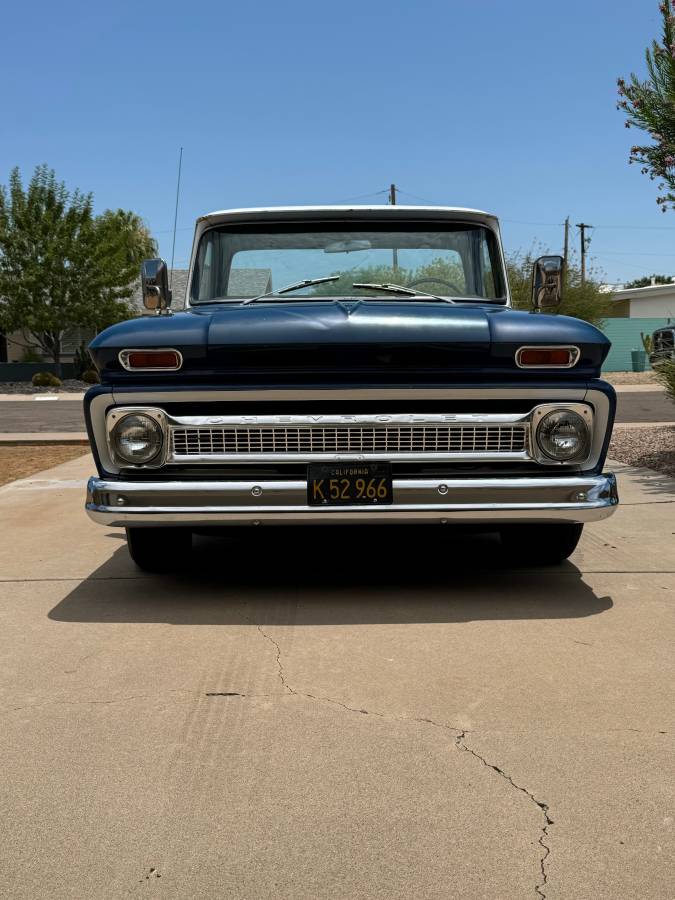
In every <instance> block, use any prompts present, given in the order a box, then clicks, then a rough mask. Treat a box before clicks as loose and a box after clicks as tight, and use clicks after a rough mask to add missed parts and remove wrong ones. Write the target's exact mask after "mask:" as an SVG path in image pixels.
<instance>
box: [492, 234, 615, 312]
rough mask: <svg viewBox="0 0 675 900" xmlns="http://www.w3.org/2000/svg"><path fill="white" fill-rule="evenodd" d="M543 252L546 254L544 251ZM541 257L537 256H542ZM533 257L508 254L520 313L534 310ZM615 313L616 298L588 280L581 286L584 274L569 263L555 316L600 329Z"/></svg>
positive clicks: (512, 289) (512, 284) (512, 283)
mask: <svg viewBox="0 0 675 900" xmlns="http://www.w3.org/2000/svg"><path fill="white" fill-rule="evenodd" d="M542 252H543V251H542ZM540 255H541V253H537V256H540ZM534 260H535V256H534V254H533V253H524V254H523V253H520V252H517V253H511V254H507V259H506V268H507V272H508V277H509V285H510V287H511V300H512V302H513V305H514V307H515V308H516V309H532V266H533V263H534ZM611 310H612V295H611V294H609V293H606V292H604V291H601V290H600V283H599V282H598V281H597V280H596V279H595V278H593V275H592V273H591V277H589V276H588V275H587V276H586V280H585V282H584V283H583V284H582V283H581V270H580V269H579V267H578V266H577V265H576V263H575V262H574V261H573V260H568V264H567V271H566V273H565V286H564V290H563V298H562V303H561V304H560V306H558V307H557V309H556V310H555V312H557V313H560V314H561V315H565V316H574V317H575V318H577V319H584V320H585V321H586V322H590V323H591V324H592V325H600V324H601V323H602V322H603V321H604V319H606V318H608V316H609V315H610V314H611Z"/></svg>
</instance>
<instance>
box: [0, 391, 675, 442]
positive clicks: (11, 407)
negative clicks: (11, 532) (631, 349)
mask: <svg viewBox="0 0 675 900" xmlns="http://www.w3.org/2000/svg"><path fill="white" fill-rule="evenodd" d="M617 396H618V414H617V422H672V421H675V404H673V402H672V401H671V400H669V399H668V397H667V396H666V395H665V394H664V393H663V391H661V390H655V391H642V392H639V393H637V392H636V393H620V394H618V395H617ZM84 430H85V428H84V418H83V415H82V402H81V401H80V400H60V399H59V400H53V401H50V400H38V401H36V400H25V401H19V400H15V401H12V400H9V401H2V402H0V432H4V433H8V432H11V433H21V432H24V433H26V432H28V433H36V432H42V431H84Z"/></svg>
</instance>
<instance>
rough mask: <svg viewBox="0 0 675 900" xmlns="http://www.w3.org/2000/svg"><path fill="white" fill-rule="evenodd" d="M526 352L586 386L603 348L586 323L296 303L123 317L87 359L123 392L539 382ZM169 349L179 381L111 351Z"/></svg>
mask: <svg viewBox="0 0 675 900" xmlns="http://www.w3.org/2000/svg"><path fill="white" fill-rule="evenodd" d="M525 344H527V345H535V346H537V345H538V346H545V345H549V344H557V345H560V344H571V345H574V346H576V347H579V349H580V351H581V355H580V359H579V362H578V363H577V365H576V366H575V367H574V369H573V370H562V371H561V370H556V369H551V370H549V371H548V376H552V377H556V376H557V377H566V378H568V379H569V377H570V375H572V376H573V377H575V378H576V377H583V378H588V377H597V376H598V375H599V373H600V367H601V365H602V362H603V360H604V359H605V356H606V355H607V352H608V350H609V346H610V344H609V341H608V340H607V338H606V337H605V336H604V335H603V334H602V332H600V331H599V330H598V329H597V328H595V327H594V326H592V325H589V324H588V323H587V322H582V321H580V320H578V319H572V318H569V317H567V316H550V315H541V314H532V313H527V312H522V311H518V310H513V309H509V308H506V307H502V306H488V305H478V304H456V305H450V304H444V303H438V302H425V301H412V302H409V301H400V300H396V301H382V300H377V301H375V300H370V301H369V300H354V301H341V300H332V301H316V300H298V301H294V302H291V303H288V302H271V303H269V302H268V303H259V304H250V305H248V306H241V305H239V304H237V305H225V304H223V305H217V306H210V307H205V308H201V309H199V308H197V309H194V308H193V309H190V310H186V311H184V312H180V313H177V314H175V315H172V316H153V317H150V316H144V317H140V318H137V319H131V320H129V321H127V322H122V323H120V324H119V325H114V326H112V327H111V328H108V329H107V330H106V331H103V332H101V334H99V335H98V336H97V337H96V338H95V339H94V340H93V341H92V343H91V345H90V348H89V349H90V352H91V354H92V357H93V359H94V361H95V363H96V366H97V368H98V370H99V372H100V374H101V378H102V380H103V381H105V382H113V383H127V384H128V383H131V382H134V383H137V382H139V381H141V380H142V381H143V382H144V383H146V382H154V383H167V382H168V381H170V382H171V383H174V384H175V383H176V381H177V380H180V381H184V382H192V383H213V384H237V383H248V384H251V383H266V384H289V383H310V382H317V383H318V382H322V383H326V382H334V383H341V384H345V383H359V382H368V383H382V382H388V383H392V382H411V381H414V382H416V383H420V382H429V383H438V382H447V381H458V380H467V381H468V380H471V381H477V380H479V381H480V380H486V381H487V380H494V378H495V376H501V377H505V376H507V375H508V376H511V377H512V378H513V377H516V378H518V380H527V379H533V378H538V379H541V377H542V375H543V374H546V372H545V371H543V370H536V371H534V372H533V371H527V370H522V369H519V368H518V367H517V366H516V364H515V359H514V356H515V352H516V350H517V349H518V348H519V347H521V346H523V345H525ZM168 347H171V348H175V349H176V350H179V351H180V352H181V353H182V355H183V367H182V369H181V370H180V372H170V373H166V374H162V373H152V372H147V373H141V372H137V373H133V372H127V371H125V370H124V369H123V368H122V366H121V364H120V362H119V359H118V354H119V352H120V350H125V349H141V348H143V349H147V348H168Z"/></svg>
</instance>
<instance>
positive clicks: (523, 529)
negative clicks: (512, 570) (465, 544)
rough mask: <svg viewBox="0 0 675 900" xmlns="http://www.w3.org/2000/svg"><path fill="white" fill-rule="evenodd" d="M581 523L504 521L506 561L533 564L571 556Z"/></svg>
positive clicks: (503, 539)
mask: <svg viewBox="0 0 675 900" xmlns="http://www.w3.org/2000/svg"><path fill="white" fill-rule="evenodd" d="M583 530H584V526H583V525H582V524H581V523H577V522H556V523H555V524H549V525H547V524H545V523H543V524H540V525H503V526H502V527H501V528H500V529H499V534H500V536H501V539H502V547H503V549H504V552H505V554H506V557H507V559H508V560H509V561H513V562H517V563H527V564H528V565H532V566H553V565H555V564H556V563H561V562H563V561H564V560H566V559H567V557H568V556H571V555H572V553H574V550H575V549H576V546H577V544H578V543H579V538H580V537H581V532H582V531H583Z"/></svg>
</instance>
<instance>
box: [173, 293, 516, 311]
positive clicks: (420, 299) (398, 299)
mask: <svg viewBox="0 0 675 900" xmlns="http://www.w3.org/2000/svg"><path fill="white" fill-rule="evenodd" d="M250 299H251V298H250V297H214V298H213V299H211V300H193V301H192V303H190V306H186V307H185V308H186V309H190V308H193V307H197V306H211V305H212V304H221V305H225V306H251V305H253V306H259V305H260V304H261V303H334V302H340V303H370V302H372V301H375V302H377V303H380V302H383V301H387V300H389V301H391V302H392V303H433V304H436V305H438V303H444V301H445V300H452V301H453V304H454V305H455V306H461V305H462V304H463V303H468V304H471V305H473V306H475V305H476V304H481V303H483V304H485V305H489V306H507V305H508V297H476V296H471V297H453V296H452V295H451V294H448V295H443V294H439V295H438V298H435V297H433V296H432V295H431V294H422V295H420V296H412V295H410V294H405V295H404V294H398V295H397V294H394V293H387V294H384V293H383V294H378V295H374V296H365V295H361V294H358V295H357V294H345V295H344V296H339V297H338V296H335V297H331V296H312V295H304V296H302V295H301V296H299V297H298V296H297V295H296V296H293V297H292V296H290V295H286V294H282V295H270V296H269V297H265V298H264V299H260V300H257V301H256V303H255V304H251V303H248V304H247V303H246V302H245V301H246V300H249V301H250Z"/></svg>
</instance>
